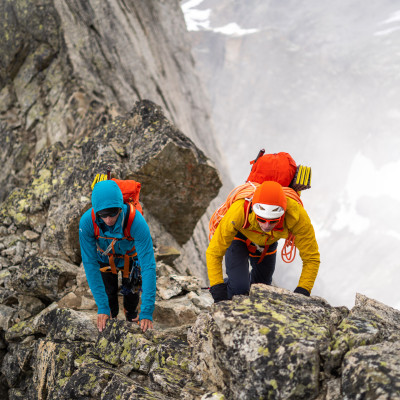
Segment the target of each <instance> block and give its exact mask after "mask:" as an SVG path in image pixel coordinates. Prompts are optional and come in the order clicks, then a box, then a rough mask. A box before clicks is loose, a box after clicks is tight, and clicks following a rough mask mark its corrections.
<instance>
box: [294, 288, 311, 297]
mask: <svg viewBox="0 0 400 400" xmlns="http://www.w3.org/2000/svg"><path fill="white" fill-rule="evenodd" d="M294 292H295V293H300V294H303V295H304V296H307V297H309V296H310V292H309V291H308V290H307V289H304V288H302V287H300V286H297V288H296V289H294Z"/></svg>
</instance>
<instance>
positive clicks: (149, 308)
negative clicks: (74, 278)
mask: <svg viewBox="0 0 400 400" xmlns="http://www.w3.org/2000/svg"><path fill="white" fill-rule="evenodd" d="M92 206H93V210H94V212H95V213H97V212H98V211H100V210H104V209H105V208H112V207H118V208H121V209H122V212H121V213H120V215H119V217H118V219H117V221H116V223H115V224H114V225H113V226H107V225H106V224H105V223H104V222H103V220H102V219H101V218H98V217H97V214H96V224H97V225H98V226H99V228H100V236H102V237H110V238H123V237H124V233H123V226H124V219H125V216H126V215H127V211H128V206H127V205H126V204H124V202H123V199H122V193H121V190H120V188H119V187H118V185H117V184H116V182H114V181H111V180H108V181H102V182H98V183H96V185H95V186H94V189H93V193H92ZM131 237H132V238H133V239H134V245H135V248H136V251H137V254H138V259H139V264H140V267H141V270H142V290H143V293H142V303H141V306H140V316H139V318H140V319H141V320H142V319H149V320H151V321H152V320H153V311H154V302H155V297H156V261H155V258H154V251H153V242H152V239H151V236H150V229H149V227H148V225H147V223H146V221H145V220H144V218H143V216H142V214H140V212H138V211H137V212H136V213H135V218H134V220H133V223H132V227H131ZM111 241H112V240H111V239H103V238H99V239H98V240H96V238H95V236H94V226H93V221H92V208H90V209H89V210H88V211H86V212H85V213H84V214H83V215H82V218H81V220H80V223H79V242H80V245H81V255H82V262H83V266H84V268H85V273H86V278H87V281H88V283H89V287H90V290H91V291H92V294H93V297H94V300H95V302H96V304H97V308H98V314H107V315H110V307H109V305H108V297H107V294H106V290H105V287H104V283H103V279H102V277H101V272H100V264H99V262H103V263H106V264H108V257H107V256H105V255H103V254H102V253H101V252H100V251H98V250H97V244H98V245H99V247H100V248H101V249H103V250H105V249H106V248H107V247H108V245H109V244H110V243H111ZM131 248H132V241H129V240H118V241H117V242H116V243H115V245H114V249H115V253H116V254H120V255H124V254H125V253H126V252H127V251H129V250H130V249H131ZM115 265H116V267H117V268H123V266H124V260H123V258H115Z"/></svg>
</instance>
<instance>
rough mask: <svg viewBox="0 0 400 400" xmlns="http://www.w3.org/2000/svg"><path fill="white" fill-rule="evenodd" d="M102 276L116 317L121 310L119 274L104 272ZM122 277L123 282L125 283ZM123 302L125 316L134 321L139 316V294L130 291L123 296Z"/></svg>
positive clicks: (113, 314) (112, 312)
mask: <svg viewBox="0 0 400 400" xmlns="http://www.w3.org/2000/svg"><path fill="white" fill-rule="evenodd" d="M101 276H102V278H103V282H104V287H105V289H106V293H107V296H108V304H109V306H110V310H111V317H112V318H116V317H117V315H118V312H119V304H118V275H117V274H113V273H112V272H111V271H110V272H102V273H101ZM124 279H125V278H122V283H124ZM123 298H124V299H123V304H124V309H125V310H124V311H125V317H126V320H127V321H132V320H133V319H134V318H136V317H137V306H138V304H139V294H138V293H129V294H128V295H124V296H123Z"/></svg>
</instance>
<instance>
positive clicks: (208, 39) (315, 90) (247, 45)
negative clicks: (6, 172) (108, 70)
mask: <svg viewBox="0 0 400 400" xmlns="http://www.w3.org/2000/svg"><path fill="white" fill-rule="evenodd" d="M181 5H182V10H183V12H184V15H185V19H186V23H187V27H188V31H189V35H190V37H191V38H192V43H193V52H194V58H195V61H196V68H197V70H198V73H199V75H200V76H201V78H202V81H203V82H204V85H205V87H206V88H207V91H208V94H209V98H210V102H211V105H212V120H213V123H214V126H215V131H216V135H217V138H218V140H219V142H220V146H221V149H222V152H223V154H224V157H225V158H226V163H227V165H228V168H229V171H230V174H231V177H232V180H233V182H234V183H235V185H238V184H241V183H243V182H244V181H245V179H246V178H247V176H248V174H249V171H250V165H249V161H250V160H252V159H254V158H255V156H256V155H257V152H258V151H259V149H261V148H265V149H266V152H267V153H274V152H279V151H285V152H288V153H290V154H291V155H292V156H293V158H294V159H295V161H296V162H297V163H298V164H303V165H307V166H311V167H312V188H311V189H310V190H307V191H304V192H303V194H302V199H303V202H304V205H305V208H306V210H307V212H308V214H309V215H310V217H311V220H312V222H313V225H314V228H315V230H316V237H317V241H318V244H319V248H320V253H321V266H320V271H319V274H318V277H317V279H316V282H315V286H314V289H313V292H312V294H313V295H317V296H322V297H324V298H326V299H327V300H328V301H329V302H330V303H331V304H332V305H335V306H336V305H346V306H348V307H352V306H353V305H354V298H355V294H356V293H357V292H359V293H362V294H364V295H367V296H369V297H372V298H374V299H376V300H378V301H381V302H383V303H385V304H388V305H390V306H392V307H395V308H400V298H399V296H398V290H399V289H398V286H399V282H400V257H399V254H398V253H397V249H398V248H399V247H400V232H399V226H400V190H399V189H398V186H397V182H398V180H399V176H400V157H399V155H400V135H399V132H400V69H399V65H400V3H398V2H397V1H388V0H379V1H376V0H370V1H368V2H363V1H361V0H360V1H358V0H339V1H336V2H334V3H332V4H331V3H327V2H320V1H319V0H302V1H300V0H298V1H294V0H293V1H292V0H286V1H285V2H282V1H279V0H249V1H245V2H244V1H228V0H190V1H182V2H181ZM279 259H280V257H279ZM301 265H302V264H301V260H300V257H299V256H298V255H297V257H296V261H295V262H294V263H293V264H284V263H283V262H282V261H281V260H280V261H278V262H277V266H276V272H275V276H274V278H275V280H276V283H277V284H278V285H279V286H281V287H285V288H288V289H294V288H295V287H296V285H297V281H298V278H299V276H300V271H301Z"/></svg>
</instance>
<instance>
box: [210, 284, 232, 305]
mask: <svg viewBox="0 0 400 400" xmlns="http://www.w3.org/2000/svg"><path fill="white" fill-rule="evenodd" d="M210 293H211V295H212V297H213V299H214V303H218V302H220V301H223V300H228V288H227V286H226V283H219V284H218V285H214V286H211V288H210Z"/></svg>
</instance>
